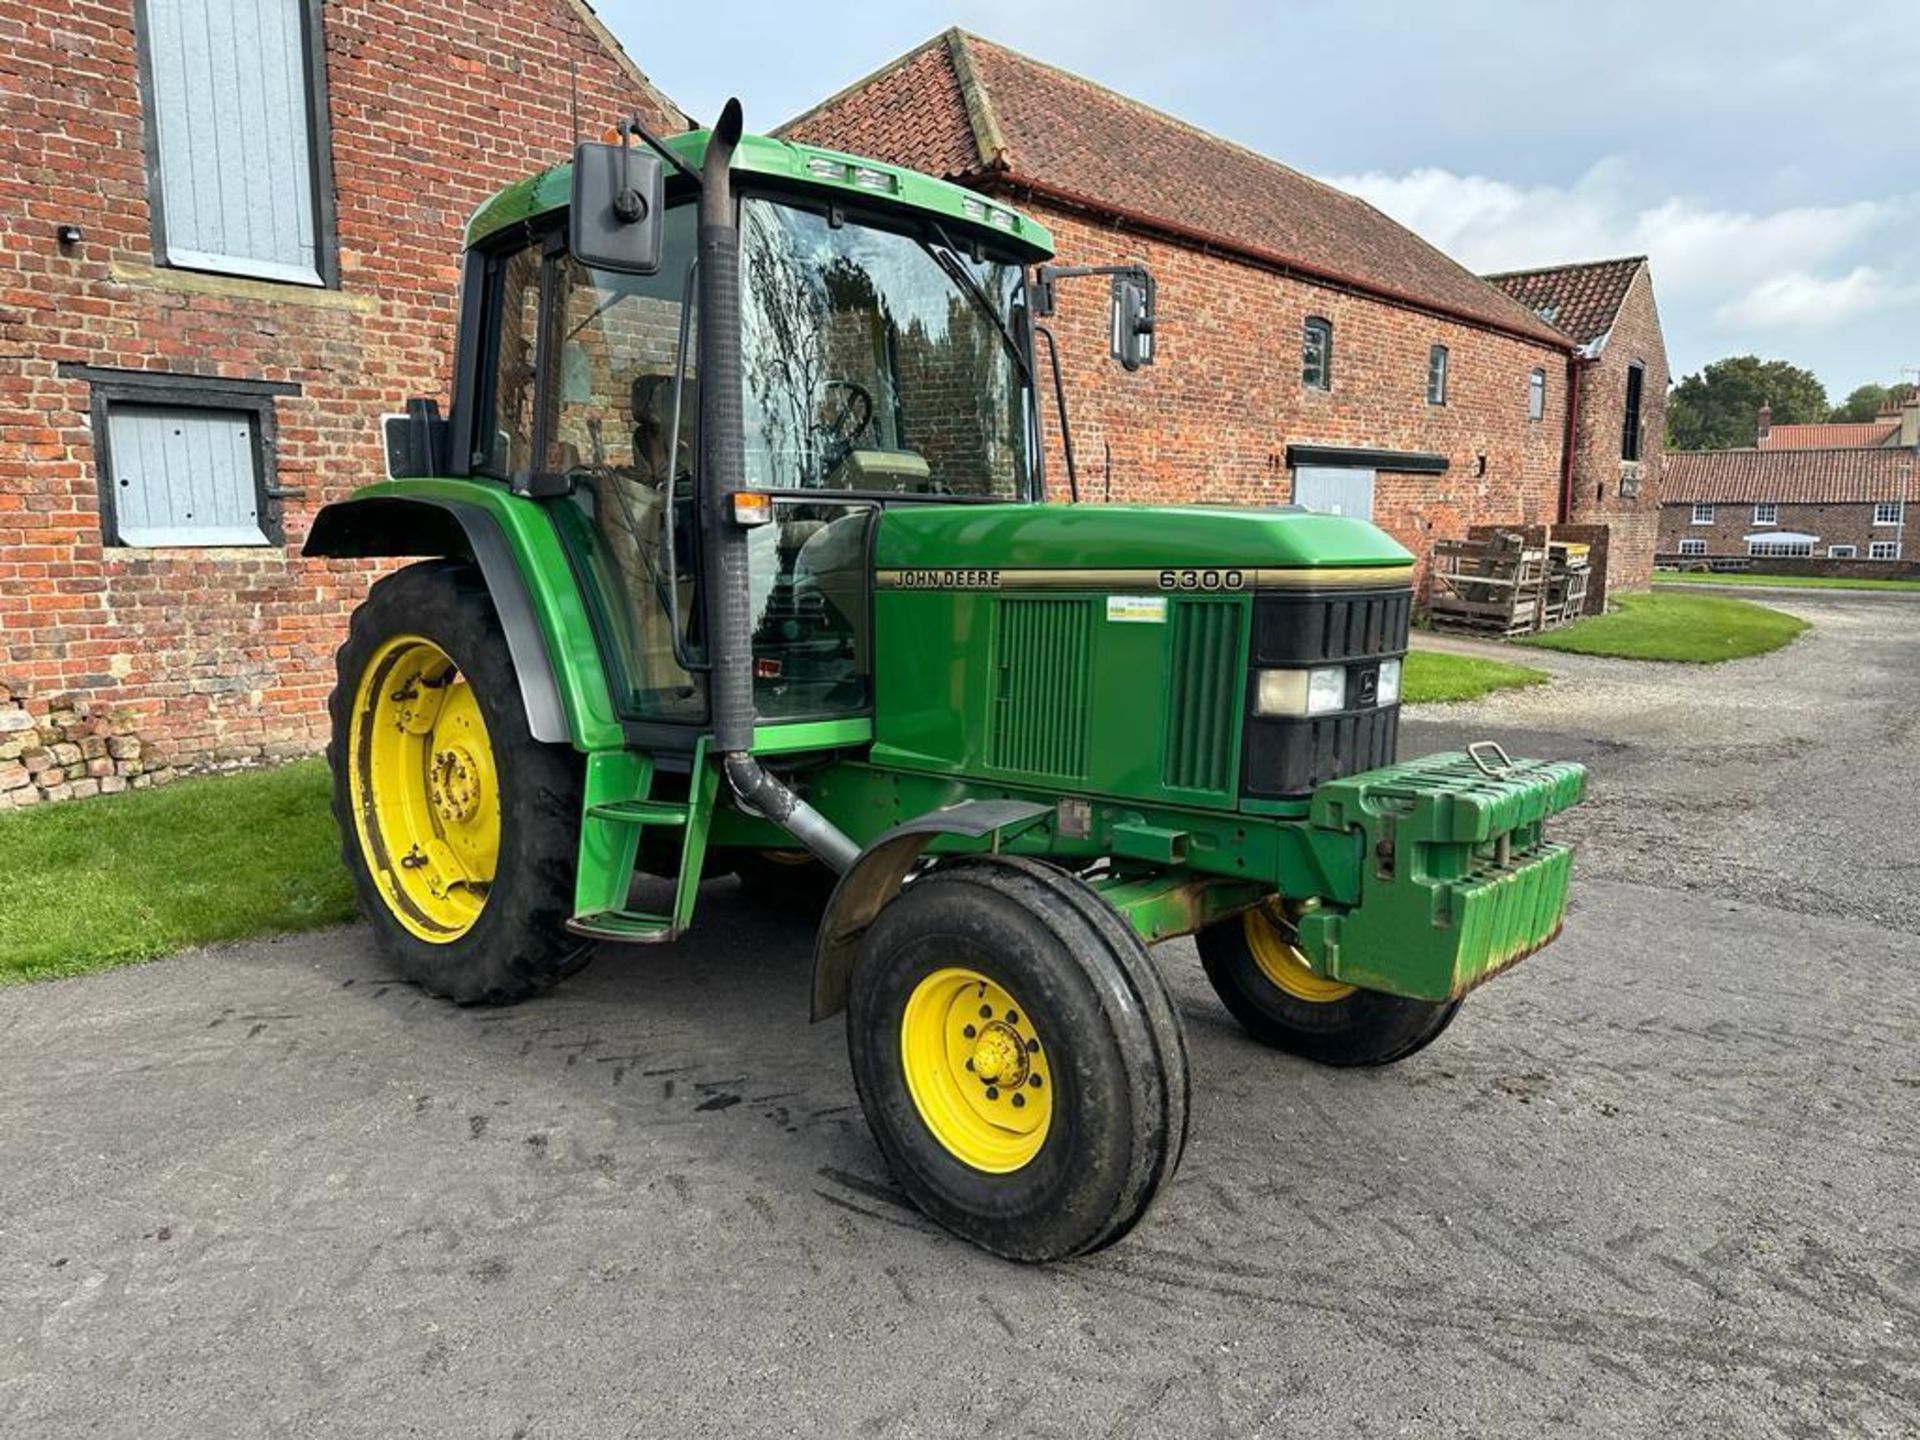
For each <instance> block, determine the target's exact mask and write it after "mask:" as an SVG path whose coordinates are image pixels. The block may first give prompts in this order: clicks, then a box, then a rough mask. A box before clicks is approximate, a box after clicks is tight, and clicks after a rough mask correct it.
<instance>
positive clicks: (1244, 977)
mask: <svg viewBox="0 0 1920 1440" xmlns="http://www.w3.org/2000/svg"><path fill="white" fill-rule="evenodd" d="M1194 940H1195V943H1196V944H1197V945H1198V947H1199V950H1200V963H1201V965H1202V966H1203V967H1205V969H1206V972H1207V979H1208V980H1210V981H1212V982H1213V989H1214V993H1215V994H1217V995H1218V996H1219V997H1220V1000H1221V1002H1222V1003H1223V1004H1224V1005H1225V1006H1226V1007H1227V1009H1228V1010H1230V1011H1232V1012H1233V1018H1234V1019H1236V1020H1238V1021H1239V1022H1240V1025H1241V1028H1242V1029H1244V1030H1245V1031H1246V1032H1247V1033H1248V1034H1249V1035H1251V1036H1253V1038H1254V1039H1256V1040H1258V1041H1260V1042H1261V1043H1262V1044H1265V1045H1271V1046H1272V1047H1273V1048H1274V1049H1276V1050H1284V1051H1286V1052H1287V1053H1288V1054H1290V1055H1298V1056H1301V1057H1302V1058H1303V1059H1307V1060H1317V1061H1319V1062H1320V1063H1321V1064H1322V1065H1338V1066H1353V1065H1390V1064H1392V1063H1393V1062H1394V1061H1396V1060H1404V1059H1406V1058H1407V1057H1408V1056H1409V1055H1411V1054H1413V1053H1414V1052H1415V1051H1416V1050H1421V1049H1424V1048H1425V1047H1426V1046H1427V1045H1430V1044H1431V1043H1432V1042H1433V1041H1434V1040H1435V1039H1437V1038H1438V1037H1439V1034H1440V1032H1441V1031H1442V1030H1445V1029H1446V1028H1447V1026H1448V1025H1450V1024H1452V1023H1453V1017H1454V1015H1455V1013H1456V1012H1457V1011H1458V1010H1459V1009H1460V1002H1459V1001H1458V1000H1452V1001H1442V1002H1439V1003H1435V1002H1432V1001H1428V1000H1408V999H1405V998H1403V997H1402V996H1399V995H1387V994H1383V993H1381V992H1380V991H1378V990H1362V989H1359V988H1358V987H1356V986H1353V985H1345V984H1342V983H1341V982H1339V981H1338V980H1329V979H1327V978H1326V977H1325V976H1322V975H1316V974H1315V973H1314V972H1313V971H1312V970H1311V969H1310V968H1309V967H1308V965H1307V962H1306V958H1305V957H1304V956H1303V955H1301V953H1300V951H1299V949H1298V948H1297V947H1296V946H1295V945H1294V943H1293V932H1292V927H1291V926H1290V925H1289V924H1288V923H1287V921H1286V918H1285V916H1284V915H1282V914H1280V913H1279V912H1278V910H1277V909H1276V908H1274V907H1273V906H1272V905H1271V904H1269V905H1260V906H1255V907H1254V908H1253V909H1251V910H1247V911H1244V912H1242V913H1241V914H1239V915H1232V916H1229V917H1227V918H1226V919H1225V920H1218V921H1215V922H1214V923H1213V924H1212V925H1209V926H1208V927H1207V928H1206V929H1204V930H1202V931H1201V932H1200V933H1199V934H1198V935H1197V936H1195V937H1194Z"/></svg>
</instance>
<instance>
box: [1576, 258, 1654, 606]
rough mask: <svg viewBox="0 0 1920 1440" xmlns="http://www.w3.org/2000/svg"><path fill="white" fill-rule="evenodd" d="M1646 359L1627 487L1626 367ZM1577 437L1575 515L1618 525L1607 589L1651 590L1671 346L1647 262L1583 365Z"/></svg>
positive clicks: (1589, 521) (1612, 540) (1612, 526)
mask: <svg viewBox="0 0 1920 1440" xmlns="http://www.w3.org/2000/svg"><path fill="white" fill-rule="evenodd" d="M1636 360H1637V361H1639V362H1640V363H1641V365H1642V366H1643V367H1644V370H1645V374H1644V377H1643V379H1642V382H1641V390H1640V434H1641V443H1640V462H1639V476H1640V486H1639V493H1638V494H1637V495H1634V496H1629V495H1627V494H1624V493H1623V491H1622V484H1621V482H1622V480H1623V479H1625V478H1626V476H1627V474H1628V473H1629V472H1630V471H1631V470H1632V466H1631V465H1630V464H1628V463H1627V462H1624V461H1622V459H1621V458H1620V450H1621V439H1622V436H1623V432H1624V429H1625V423H1626V408H1627V370H1628V367H1629V365H1630V364H1631V363H1632V362H1633V361H1636ZM1577 373H1578V375H1579V377H1580V380H1579V384H1580V387H1581V389H1580V409H1579V417H1578V420H1577V422H1576V427H1575V428H1576V430H1577V432H1578V433H1577V434H1576V436H1575V440H1574V469H1573V476H1574V483H1573V514H1572V517H1571V518H1572V519H1573V520H1574V521H1576V522H1580V523H1586V524H1598V525H1606V526H1608V527H1609V528H1610V529H1611V531H1612V535H1611V537H1610V544H1609V547H1608V549H1609V558H1608V572H1607V590H1608V591H1614V590H1644V589H1645V588H1646V587H1647V586H1648V585H1649V584H1651V583H1652V580H1653V555H1654V548H1655V544H1656V541H1657V540H1658V537H1659V531H1660V482H1661V468H1662V464H1663V461H1664V459H1665V455H1666V434H1667V349H1666V342H1665V340H1664V338H1663V337H1662V333H1661V329H1660V312H1659V310H1658V308H1657V307H1656V306H1655V304H1654V297H1653V279H1652V276H1651V274H1650V273H1649V271H1648V270H1647V267H1646V266H1644V265H1643V266H1641V267H1640V273H1639V274H1638V275H1637V276H1635V277H1634V280H1633V284H1632V285H1631V286H1629V287H1628V289H1627V293H1626V296H1625V298H1624V299H1622V300H1621V302H1620V310H1619V314H1618V315H1617V316H1616V317H1615V320H1614V324H1613V329H1612V331H1611V333H1610V334H1609V335H1608V337H1607V343H1606V345H1605V347H1604V348H1603V349H1602V350H1601V352H1600V356H1599V358H1598V359H1596V360H1594V361H1592V362H1591V363H1587V364H1582V365H1580V366H1579V367H1578V370H1577Z"/></svg>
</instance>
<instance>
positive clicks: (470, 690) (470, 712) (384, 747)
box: [327, 561, 590, 1004]
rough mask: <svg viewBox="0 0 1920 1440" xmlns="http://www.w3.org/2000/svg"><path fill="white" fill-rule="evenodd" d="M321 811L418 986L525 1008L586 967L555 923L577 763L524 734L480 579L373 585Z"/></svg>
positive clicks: (567, 882) (427, 570) (575, 814)
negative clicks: (329, 801)
mask: <svg viewBox="0 0 1920 1440" xmlns="http://www.w3.org/2000/svg"><path fill="white" fill-rule="evenodd" d="M335 664H336V667H337V670H338V676H339V679H338V684H337V685H336V686H335V688H334V692H333V698H332V700H331V701H330V703H329V711H330V713H331V717H332V721H333V738H332V740H331V742H330V743H329V745H328V747H327V759H328V763H329V764H330V765H331V766H332V769H333V813H334V819H335V821H336V822H337V823H338V825H339V827H340V840H341V854H342V858H343V859H344V860H345V861H346V864H347V869H348V871H349V872H350V873H351V875H352V877H353V882H354V888H355V890H356V892H357V893H358V896H359V900H360V908H361V910H362V912H363V913H365V915H366V916H367V918H368V919H369V920H371V921H372V922H373V928H374V933H375V935H376V936H377V937H378V939H379V942H380V947H381V949H382V950H383V951H384V952H385V953H386V955H387V957H388V959H389V960H391V961H392V963H393V964H394V966H395V968H396V969H398V970H399V972H400V973H401V974H402V975H404V976H405V977H406V978H407V979H409V980H411V981H413V982H414V983H416V984H418V985H419V986H420V987H421V988H422V989H424V990H428V991H430V992H432V993H433V994H436V995H443V996H446V997H447V998H449V999H452V1000H455V1001H458V1002H460V1003H462V1004H472V1003H493V1004H499V1003H505V1002H508V1001H513V1000H520V999H524V998H525V997H526V996H528V995H531V994H533V993H535V992H536V991H538V990H541V989H544V988H545V987H546V986H548V985H551V984H552V983H553V982H554V981H556V980H558V979H560V978H561V977H563V976H565V975H568V974H571V973H572V972H573V971H575V970H577V969H579V968H580V967H581V966H582V965H584V964H585V963H586V960H587V957H588V955H589V953H590V951H589V948H588V947H587V946H586V945H585V944H584V943H583V942H582V941H580V940H579V939H578V938H577V937H575V936H572V935H569V934H568V933H567V932H566V930H565V929H564V928H563V926H564V923H565V921H566V919H567V917H568V915H569V914H570V913H571V912H572V898H573V868H574V864H575V857H576V850H577V847H578V843H579V826H580V805H581V784H582V776H581V766H580V759H579V757H578V756H577V755H575V754H574V753H573V752H572V751H571V750H568V749H565V748H564V747H560V746H554V745H543V744H541V743H540V742H538V741H536V740H535V739H534V738H533V736H532V733H531V732H530V731H529V730H528V727H527V718H526V710H525V708H524V707H523V705H522V704H521V700H520V690H519V685H518V683H517V681H516V679H515V677H514V671H513V660H512V657H511V656H510V655H509V653H508V650H507V642H506V637H505V636H504V635H503V634H502V633H501V629H500V621H499V618H498V616H497V615H496V614H495V612H494V608H493V602H492V600H491V599H490V598H489V596H488V594H487V588H486V583H485V581H483V580H482V579H481V577H480V575H479V574H478V572H476V571H475V570H473V569H472V568H471V567H469V566H466V565H462V564H458V563H455V562H449V561H431V562H427V563H424V564H419V565H411V566H408V567H407V568H406V569H404V570H400V571H397V572H395V573H394V574H392V575H389V576H387V577H386V578H384V579H382V580H380V581H378V582H377V583H375V585H374V586H373V588H372V590H371V591H369V592H368V595H367V598H366V600H365V601H364V602H363V603H362V604H361V605H360V607H359V608H358V609H357V610H355V611H354V612H353V619H352V621H351V624H350V626H349V628H348V632H347V641H346V644H344V645H342V646H341V647H340V650H339V653H338V655H337V656H336V657H335Z"/></svg>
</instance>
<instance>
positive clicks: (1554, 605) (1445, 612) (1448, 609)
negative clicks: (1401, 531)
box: [1427, 531, 1589, 637]
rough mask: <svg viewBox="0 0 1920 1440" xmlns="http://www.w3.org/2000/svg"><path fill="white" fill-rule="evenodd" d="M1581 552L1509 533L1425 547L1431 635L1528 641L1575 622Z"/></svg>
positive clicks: (1583, 584)
mask: <svg viewBox="0 0 1920 1440" xmlns="http://www.w3.org/2000/svg"><path fill="white" fill-rule="evenodd" d="M1588 572H1589V547H1588V546H1586V545H1578V544H1572V543H1568V542H1559V541H1553V540H1551V539H1549V540H1548V542H1547V543H1545V544H1534V543H1530V542H1529V539H1528V537H1527V536H1526V535H1524V534H1521V533H1519V532H1516V531H1496V532H1494V533H1493V534H1490V535H1486V536H1483V537H1480V538H1476V539H1472V540H1442V541H1441V542H1440V543H1439V544H1437V545H1435V546H1434V547H1433V594H1432V598H1431V599H1430V600H1429V601H1428V603H1427V613H1428V614H1429V615H1430V616H1431V618H1432V620H1433V626H1434V628H1435V629H1436V630H1457V631H1468V632H1472V633H1476V634H1481V635H1495V636H1502V637H1504V636H1508V635H1528V634H1532V633H1533V632H1534V631H1537V630H1549V629H1553V628H1554V627H1556V626H1559V625H1564V624H1566V623H1567V622H1568V621H1570V620H1574V619H1577V618H1579V616H1580V615H1581V614H1583V613H1584V612H1585V610H1586V605H1587V578H1588Z"/></svg>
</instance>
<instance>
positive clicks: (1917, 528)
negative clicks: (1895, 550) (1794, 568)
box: [1659, 501, 1920, 560]
mask: <svg viewBox="0 0 1920 1440" xmlns="http://www.w3.org/2000/svg"><path fill="white" fill-rule="evenodd" d="M1778 515H1779V519H1778V522H1777V523H1776V524H1773V525H1756V524H1755V523H1754V520H1753V506H1752V505H1750V504H1747V505H1715V506H1714V507H1713V523H1712V524H1711V525H1695V524H1694V523H1693V506H1692V505H1691V504H1680V503H1676V504H1672V505H1663V506H1662V507H1661V509H1660V540H1659V545H1660V553H1661V554H1662V555H1673V554H1678V553H1679V550H1680V542H1681V541H1682V540H1705V541H1706V542H1707V550H1706V553H1707V554H1708V555H1710V556H1712V555H1742V556H1744V555H1745V554H1746V553H1747V536H1749V535H1756V534H1759V533H1760V532H1762V531H1765V530H1777V531H1780V532H1781V533H1783V534H1786V533H1791V534H1795V535H1818V536H1819V537H1820V543H1819V544H1818V545H1816V546H1814V547H1813V553H1814V557H1815V558H1816V559H1818V558H1824V557H1825V556H1826V553H1827V547H1828V546H1829V545H1854V546H1858V547H1859V551H1860V553H1859V554H1858V555H1857V556H1856V557H1855V558H1856V559H1859V560H1865V559H1866V558H1867V547H1868V545H1869V544H1870V543H1871V542H1872V541H1875V540H1898V541H1900V542H1901V545H1900V555H1899V558H1900V559H1902V560H1920V504H1915V503H1914V502H1912V501H1908V502H1907V505H1906V509H1905V511H1904V517H1905V523H1904V524H1901V525H1876V524H1874V523H1873V506H1872V505H1866V504H1862V505H1781V506H1779V507H1778Z"/></svg>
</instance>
